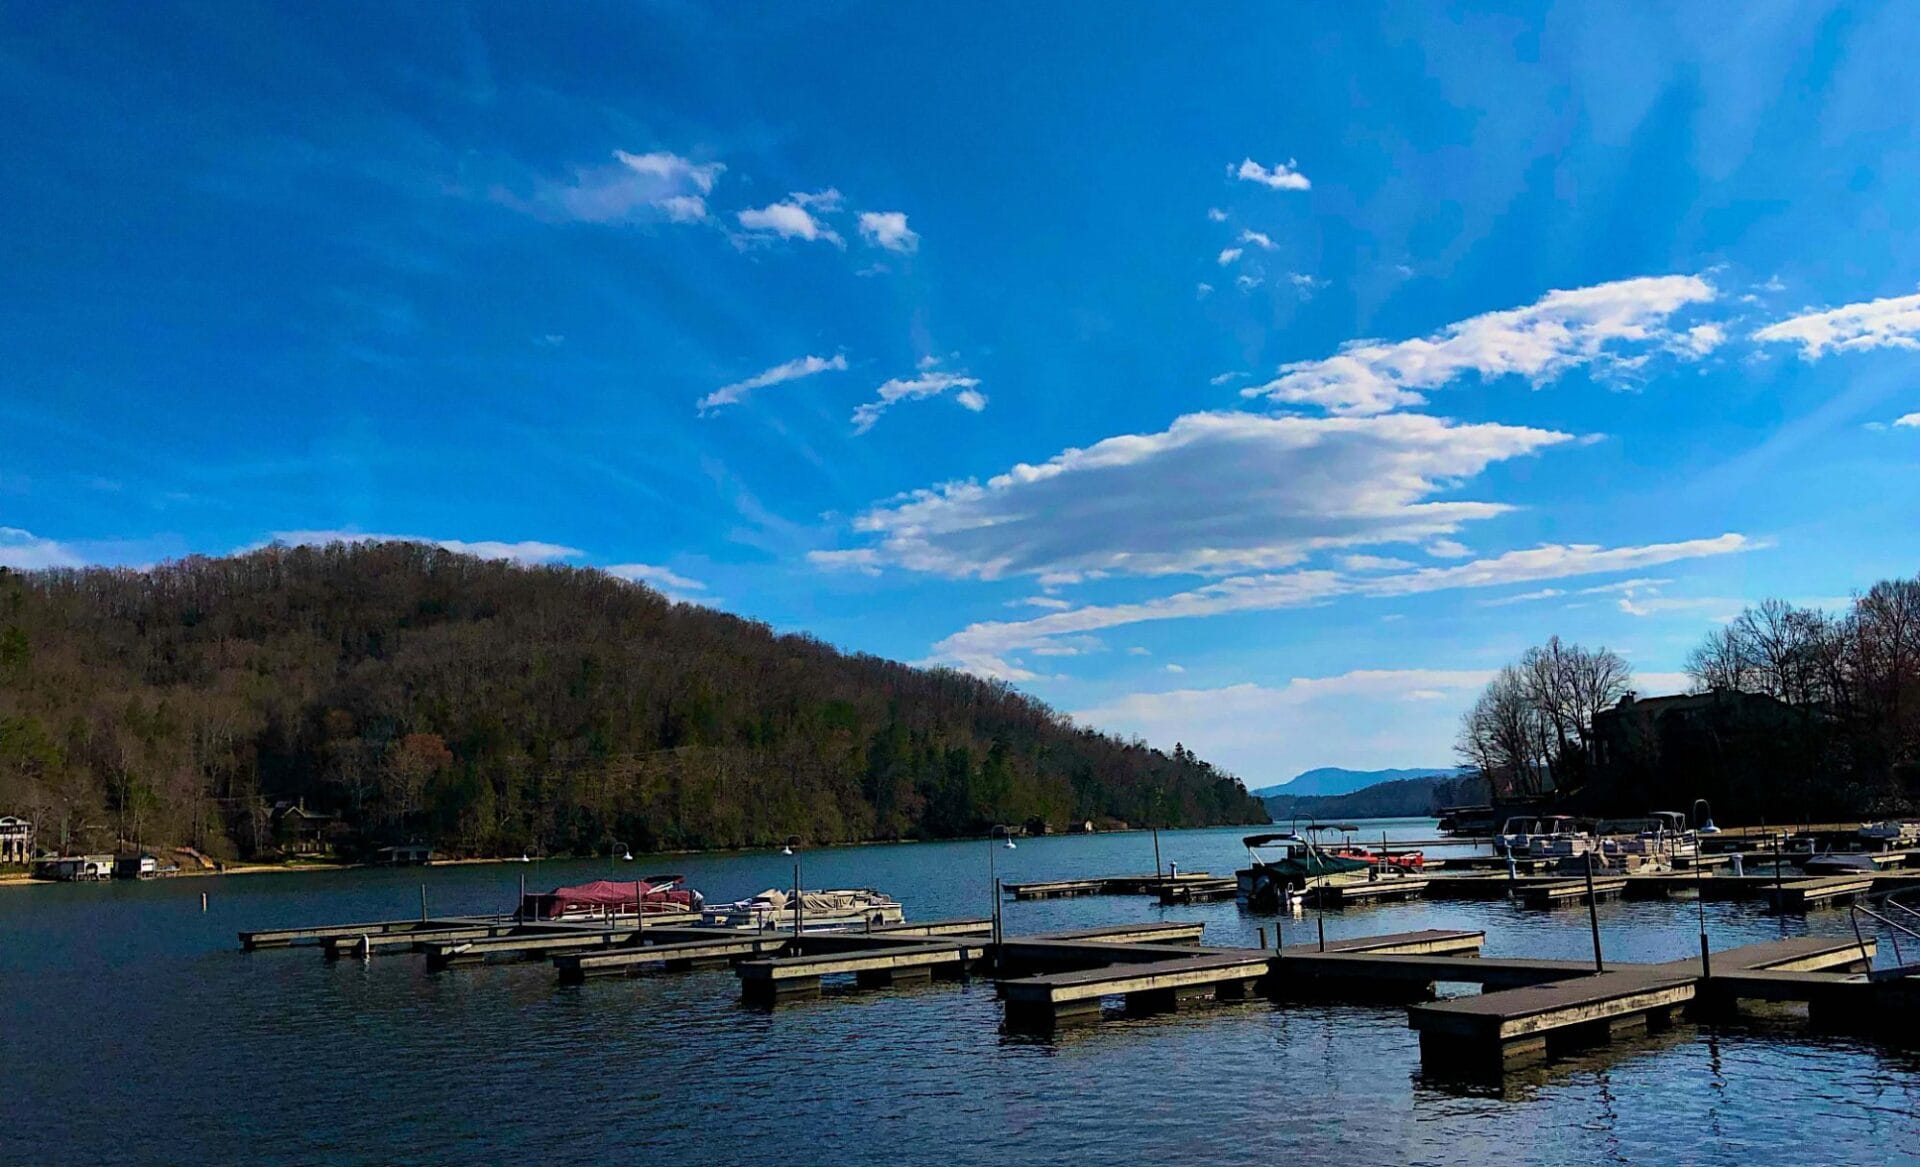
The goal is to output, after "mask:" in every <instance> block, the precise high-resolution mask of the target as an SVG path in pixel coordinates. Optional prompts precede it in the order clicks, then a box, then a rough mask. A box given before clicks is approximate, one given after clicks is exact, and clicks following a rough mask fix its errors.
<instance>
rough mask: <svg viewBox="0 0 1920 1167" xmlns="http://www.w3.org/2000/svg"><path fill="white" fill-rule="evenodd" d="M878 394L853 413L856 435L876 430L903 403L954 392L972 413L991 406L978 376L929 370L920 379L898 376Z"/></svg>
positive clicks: (963, 407) (956, 400) (955, 399)
mask: <svg viewBox="0 0 1920 1167" xmlns="http://www.w3.org/2000/svg"><path fill="white" fill-rule="evenodd" d="M874 392H875V394H876V396H875V398H874V399H873V400H872V401H869V402H866V403H864V404H862V405H861V406H860V407H859V408H857V409H855V410H854V411H853V432H854V433H856V434H864V433H866V432H867V431H868V430H870V429H872V428H873V426H874V423H875V422H878V421H879V420H880V416H881V415H882V414H884V413H885V412H886V411H887V410H889V409H891V408H893V407H894V406H895V405H898V404H899V403H900V402H902V401H918V400H921V399H924V398H928V397H939V396H941V395H942V394H945V393H952V394H953V400H954V403H955V404H957V405H959V406H960V407H961V408H962V409H965V410H967V411H969V412H971V413H979V412H980V411H981V410H983V409H985V408H986V407H987V397H986V394H984V393H982V392H980V379H979V378H978V377H969V376H966V375H965V374H962V373H947V372H940V371H938V370H934V369H931V368H925V367H923V370H922V372H921V373H920V375H919V376H917V377H895V378H893V379H892V380H889V381H886V382H885V383H883V384H882V385H881V386H880V388H878V389H876V390H875V391H874Z"/></svg>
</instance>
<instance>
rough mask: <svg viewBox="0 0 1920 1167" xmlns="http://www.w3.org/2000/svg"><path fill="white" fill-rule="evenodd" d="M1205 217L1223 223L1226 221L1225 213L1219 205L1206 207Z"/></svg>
mask: <svg viewBox="0 0 1920 1167" xmlns="http://www.w3.org/2000/svg"><path fill="white" fill-rule="evenodd" d="M1207 218H1208V219H1209V220H1211V221H1213V222H1215V223H1224V222H1226V221H1227V213H1226V212H1225V211H1223V210H1221V209H1220V208H1219V207H1208V208H1207Z"/></svg>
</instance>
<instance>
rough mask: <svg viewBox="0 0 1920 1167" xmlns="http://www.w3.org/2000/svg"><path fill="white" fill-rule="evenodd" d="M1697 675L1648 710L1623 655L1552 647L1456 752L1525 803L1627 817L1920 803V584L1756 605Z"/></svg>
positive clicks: (1517, 666)
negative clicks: (1546, 802) (1669, 809)
mask: <svg viewBox="0 0 1920 1167" xmlns="http://www.w3.org/2000/svg"><path fill="white" fill-rule="evenodd" d="M1686 671H1687V674H1688V676H1689V678H1690V681H1691V684H1690V685H1689V689H1688V693H1687V694H1685V695H1682V699H1673V698H1668V699H1660V700H1636V699H1635V697H1636V695H1634V694H1633V693H1632V684H1633V678H1632V673H1631V670H1629V669H1628V667H1627V664H1626V662H1625V661H1624V660H1623V659H1622V658H1621V657H1620V656H1619V655H1618V654H1617V653H1614V652H1611V651H1609V650H1608V649H1605V648H1600V649H1594V650H1589V649H1586V648H1583V647H1581V646H1580V645H1569V644H1565V643H1562V642H1561V641H1560V639H1559V638H1558V637H1554V638H1552V639H1550V640H1549V641H1548V642H1547V643H1546V644H1545V645H1542V646H1540V647H1537V648H1532V649H1529V650H1527V652H1526V653H1525V654H1524V655H1523V656H1522V657H1521V659H1520V660H1519V661H1518V662H1516V663H1514V664H1511V665H1508V666H1507V667H1505V668H1503V669H1502V670H1500V672H1499V673H1498V674H1496V675H1495V677H1494V679H1493V680H1492V681H1491V682H1490V683H1489V684H1488V685H1487V687H1486V689H1485V690H1484V691H1483V692H1482V693H1481V694H1480V696H1479V698H1478V699H1477V700H1476V701H1475V702H1474V704H1473V706H1472V708H1471V709H1469V710H1468V712H1467V713H1466V715H1465V716H1464V717H1463V719H1462V723H1461V730H1460V737H1459V741H1458V746H1457V749H1458V752H1459V754H1460V757H1461V758H1462V760H1463V761H1465V762H1466V763H1467V764H1468V765H1469V766H1472V767H1473V768H1474V769H1475V770H1476V771H1477V772H1478V773H1480V774H1482V775H1484V776H1486V777H1487V778H1488V780H1489V782H1490V784H1491V786H1492V788H1493V790H1494V793H1495V795H1496V797H1498V798H1501V799H1504V800H1512V801H1527V800H1536V801H1537V800H1542V799H1549V798H1550V799H1554V800H1557V801H1561V802H1568V801H1569V800H1571V802H1570V805H1579V806H1583V807H1585V808H1590V809H1595V810H1602V811H1607V812H1618V811H1626V810H1630V809H1631V808H1632V807H1633V805H1634V804H1635V803H1638V802H1647V801H1654V800H1658V801H1663V802H1672V801H1673V800H1675V799H1678V800H1679V801H1682V802H1684V801H1688V800H1690V799H1691V798H1693V797H1696V796H1698V797H1707V798H1709V799H1710V800H1711V802H1712V805H1713V806H1714V807H1715V808H1717V809H1722V810H1723V813H1727V814H1728V815H1729V816H1730V817H1734V818H1736V819H1744V820H1748V821H1757V820H1759V819H1762V818H1767V817H1771V818H1772V819H1773V821H1784V820H1789V819H1801V820H1819V819H1821V818H1831V817H1848V816H1852V815H1856V814H1858V815H1882V814H1893V813H1904V812H1908V811H1911V810H1912V809H1914V808H1915V807H1916V806H1920V577H1915V578H1912V579H1896V580H1886V581H1882V582H1880V583H1877V584H1875V585H1873V586H1872V587H1871V588H1869V589H1867V590H1866V591H1865V592H1862V593H1860V594H1858V595H1856V596H1855V597H1854V598H1853V600H1852V601H1851V602H1850V603H1849V605H1848V606H1847V608H1846V610H1845V611H1842V612H1838V613H1829V612H1823V611H1820V610H1817V609H1814V608H1808V607H1800V606H1796V605H1794V604H1791V603H1788V602H1786V601H1783V600H1767V601H1764V602H1762V603H1760V604H1757V605H1754V606H1752V607H1749V608H1747V609H1746V610H1744V611H1743V612H1741V613H1740V615H1739V616H1738V617H1736V618H1735V619H1734V620H1733V621H1732V622H1731V623H1729V624H1727V625H1726V626H1725V627H1723V628H1720V629H1718V630H1715V631H1714V632H1711V633H1709V634H1708V635H1707V636H1706V637H1705V638H1704V640H1703V641H1702V642H1701V643H1700V644H1699V645H1698V646H1697V647H1696V648H1695V649H1693V651H1692V652H1691V653H1689V654H1688V657H1687V661H1686ZM1639 809H1640V810H1645V809H1648V808H1647V807H1645V806H1641V807H1639ZM1680 809H1684V808H1683V807H1682V808H1680Z"/></svg>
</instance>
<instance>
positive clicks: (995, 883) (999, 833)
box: [987, 823, 1014, 961]
mask: <svg viewBox="0 0 1920 1167" xmlns="http://www.w3.org/2000/svg"><path fill="white" fill-rule="evenodd" d="M995 839H1005V840H1006V841H1007V850H1009V851H1011V850H1013V849H1014V846H1013V828H1012V827H1010V826H1007V825H1006V824H1005V823H995V824H994V826H993V829H992V830H990V831H988V832H987V886H988V888H989V889H991V890H992V892H993V911H992V912H991V913H990V918H991V919H992V921H993V947H994V959H995V960H996V961H997V960H998V959H999V951H1000V939H1001V930H1000V877H999V876H998V875H997V874H995V872H994V863H993V853H994V852H995V851H997V850H999V848H997V847H995V846H994V845H993V841H994V840H995Z"/></svg>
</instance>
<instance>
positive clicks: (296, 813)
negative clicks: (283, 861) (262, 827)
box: [273, 798, 342, 855]
mask: <svg viewBox="0 0 1920 1167" xmlns="http://www.w3.org/2000/svg"><path fill="white" fill-rule="evenodd" d="M341 829H342V828H341V824H340V819H339V816H338V815H331V814H323V813H321V812H320V811H316V810H308V809H307V800H306V799H304V798H302V799H299V800H297V801H294V802H278V803H275V804H274V807H273V841H274V845H275V846H276V847H278V848H279V849H280V853H281V854H283V855H324V854H326V853H327V852H329V851H332V850H333V849H334V839H335V837H336V836H337V835H338V834H339V832H340V830H341Z"/></svg>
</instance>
